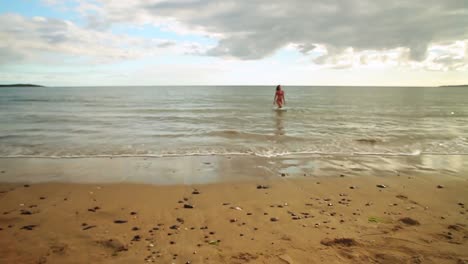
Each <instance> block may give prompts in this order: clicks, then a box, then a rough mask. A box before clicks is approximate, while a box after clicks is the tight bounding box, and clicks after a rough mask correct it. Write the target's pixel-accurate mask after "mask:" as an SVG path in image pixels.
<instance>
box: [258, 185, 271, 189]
mask: <svg viewBox="0 0 468 264" xmlns="http://www.w3.org/2000/svg"><path fill="white" fill-rule="evenodd" d="M268 188H270V187H269V186H267V185H257V189H268Z"/></svg>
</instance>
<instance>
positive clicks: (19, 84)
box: [0, 83, 44, 87]
mask: <svg viewBox="0 0 468 264" xmlns="http://www.w3.org/2000/svg"><path fill="white" fill-rule="evenodd" d="M0 87H44V86H42V85H37V84H22V83H18V84H0Z"/></svg>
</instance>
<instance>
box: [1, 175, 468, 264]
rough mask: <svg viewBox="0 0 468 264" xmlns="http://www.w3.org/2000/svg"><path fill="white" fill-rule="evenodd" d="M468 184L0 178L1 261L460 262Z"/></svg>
mask: <svg viewBox="0 0 468 264" xmlns="http://www.w3.org/2000/svg"><path fill="white" fill-rule="evenodd" d="M380 184H383V185H385V188H379V187H377V185H380ZM438 185H440V186H439V187H438ZM467 191H468V181H467V180H466V178H462V177H449V176H447V177H445V176H441V175H432V176H431V175H422V176H408V175H401V176H386V177H378V176H362V177H348V176H345V177H308V178H306V177H304V178H302V179H301V178H289V177H288V176H286V177H278V178H276V179H274V180H272V179H265V178H264V179H257V180H251V181H241V182H229V183H227V182H225V183H216V184H206V185H173V186H158V185H144V184H127V183H121V184H72V183H37V184H29V185H24V184H18V183H3V184H0V263H146V262H151V263H153V262H154V263H468V246H467V245H468V244H467V241H468V226H467V224H468V210H467V209H466V208H465V205H466V203H467V202H468V192H467ZM191 206H193V208H185V207H191Z"/></svg>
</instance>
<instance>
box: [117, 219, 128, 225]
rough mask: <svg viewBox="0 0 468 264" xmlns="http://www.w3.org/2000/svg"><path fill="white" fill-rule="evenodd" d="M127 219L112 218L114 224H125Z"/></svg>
mask: <svg viewBox="0 0 468 264" xmlns="http://www.w3.org/2000/svg"><path fill="white" fill-rule="evenodd" d="M125 223H127V220H114V224H125Z"/></svg>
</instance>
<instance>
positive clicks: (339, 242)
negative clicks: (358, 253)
mask: <svg viewBox="0 0 468 264" xmlns="http://www.w3.org/2000/svg"><path fill="white" fill-rule="evenodd" d="M320 244H322V245H324V246H327V247H331V246H345V247H351V246H356V245H357V244H358V243H357V242H356V240H354V239H352V238H335V239H329V238H326V239H323V240H322V241H320Z"/></svg>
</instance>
